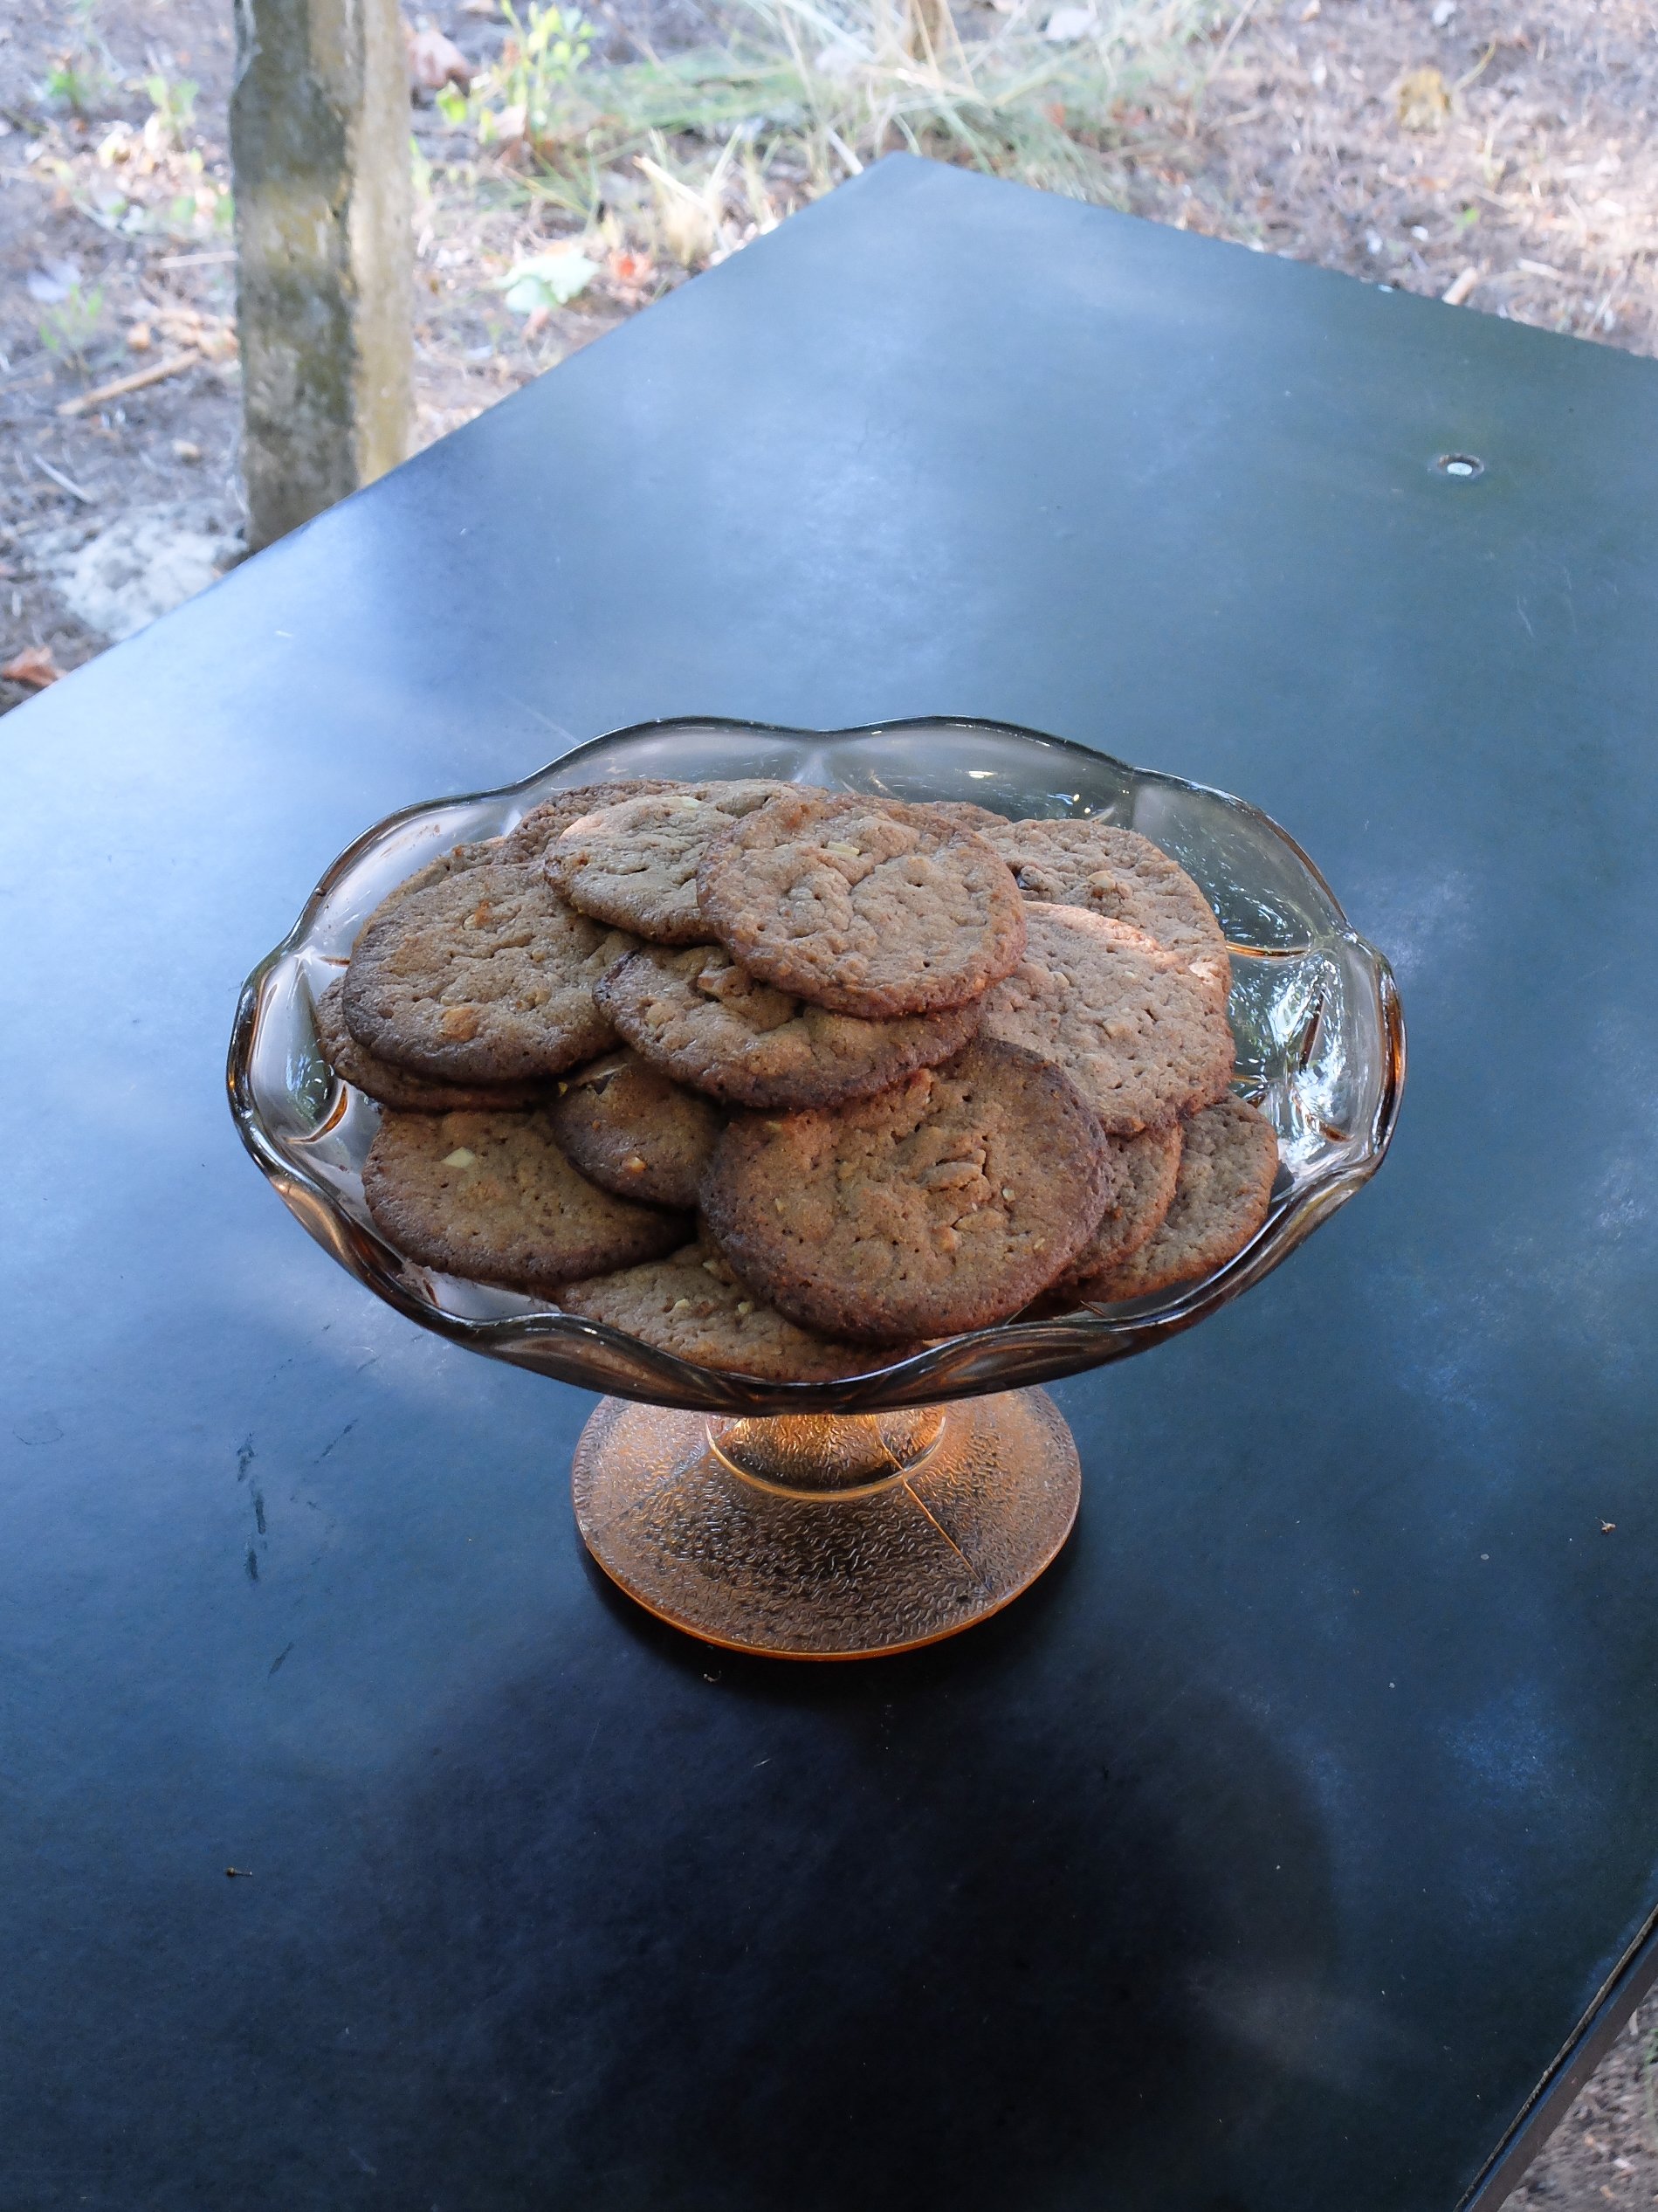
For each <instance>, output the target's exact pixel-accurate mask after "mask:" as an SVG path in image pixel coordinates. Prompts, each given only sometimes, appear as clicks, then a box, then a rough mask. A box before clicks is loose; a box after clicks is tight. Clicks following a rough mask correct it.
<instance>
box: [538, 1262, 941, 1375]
mask: <svg viewBox="0 0 1658 2212" xmlns="http://www.w3.org/2000/svg"><path fill="white" fill-rule="evenodd" d="M559 1303H560V1305H561V1306H562V1307H563V1309H564V1311H565V1312H566V1313H580V1314H582V1315H584V1316H585V1317H586V1318H587V1319H588V1320H590V1321H605V1322H608V1323H609V1326H610V1327H612V1328H613V1329H620V1330H622V1331H623V1333H624V1334H625V1335H628V1336H636V1337H637V1338H638V1339H639V1340H640V1341H641V1343H643V1344H650V1345H654V1346H655V1347H656V1348H657V1350H658V1351H659V1352H672V1353H673V1354H676V1355H677V1356H678V1358H679V1359H682V1360H694V1361H697V1363H698V1365H699V1366H701V1367H705V1368H718V1369H719V1371H720V1372H721V1373H722V1374H732V1375H754V1376H756V1377H757V1378H758V1379H759V1380H760V1381H761V1382H832V1381H833V1380H835V1379H836V1377H838V1376H841V1375H863V1374H864V1373H866V1372H867V1371H868V1369H870V1368H872V1367H879V1366H884V1365H886V1364H887V1362H888V1361H891V1360H892V1359H895V1358H898V1357H900V1356H902V1354H898V1353H893V1352H886V1353H873V1354H872V1353H871V1352H870V1349H869V1347H868V1346H866V1345H864V1346H860V1345H857V1344H836V1343H834V1342H832V1341H831V1340H829V1338H828V1337H823V1336H818V1335H816V1334H815V1333H813V1332H812V1331H811V1330H809V1329H802V1328H797V1327H795V1323H794V1322H793V1321H788V1320H784V1318H783V1316H782V1315H781V1313H774V1311H773V1309H772V1308H771V1307H770V1306H767V1304H766V1303H765V1302H764V1300H763V1299H760V1298H758V1297H756V1296H755V1294H754V1292H753V1291H751V1290H750V1289H749V1288H748V1287H747V1285H746V1284H743V1283H740V1282H739V1280H738V1279H737V1277H736V1275H735V1273H734V1272H733V1270H732V1268H731V1265H730V1264H729V1263H728V1262H727V1261H726V1260H725V1259H723V1258H721V1257H720V1256H719V1253H718V1252H716V1251H714V1250H713V1249H712V1246H710V1245H706V1244H687V1245H686V1246H685V1250H684V1251H678V1252H674V1253H672V1254H671V1255H670V1257H669V1258H666V1259H659V1260H653V1261H650V1263H649V1264H646V1265H645V1266H643V1267H628V1268H623V1269H622V1270H621V1271H618V1272H617V1273H616V1274H614V1275H601V1276H599V1277H598V1278H596V1279H595V1281H593V1282H590V1283H572V1284H570V1285H568V1286H567V1287H566V1288H565V1289H564V1290H562V1291H561V1292H560V1293H559Z"/></svg>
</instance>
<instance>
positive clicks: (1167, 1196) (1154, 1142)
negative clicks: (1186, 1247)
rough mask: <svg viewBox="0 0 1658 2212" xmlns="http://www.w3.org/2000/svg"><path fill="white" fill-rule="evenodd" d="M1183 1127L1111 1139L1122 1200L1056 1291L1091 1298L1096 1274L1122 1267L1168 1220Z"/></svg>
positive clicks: (1176, 1124)
mask: <svg viewBox="0 0 1658 2212" xmlns="http://www.w3.org/2000/svg"><path fill="white" fill-rule="evenodd" d="M1181 1127H1182V1125H1181V1124H1180V1122H1178V1121H1176V1122H1173V1123H1172V1124H1171V1125H1170V1127H1168V1128H1166V1129H1142V1130H1141V1132H1140V1134H1139V1136H1138V1137H1112V1138H1111V1140H1110V1141H1111V1150H1112V1152H1113V1153H1114V1154H1115V1155H1116V1158H1117V1161H1118V1166H1119V1167H1120V1168H1121V1169H1122V1171H1123V1172H1122V1176H1121V1179H1120V1181H1119V1183H1118V1193H1117V1198H1116V1202H1114V1203H1113V1204H1112V1205H1111V1206H1108V1207H1107V1208H1106V1209H1105V1211H1104V1213H1103V1214H1102V1215H1101V1216H1100V1221H1099V1227H1098V1228H1097V1230H1095V1231H1094V1233H1093V1235H1092V1236H1091V1237H1090V1238H1089V1240H1088V1242H1087V1243H1086V1244H1084V1246H1083V1249H1082V1250H1081V1251H1080V1252H1078V1253H1077V1257H1076V1258H1075V1259H1074V1260H1073V1261H1072V1262H1071V1264H1070V1267H1069V1268H1067V1269H1066V1271H1065V1272H1064V1274H1063V1275H1062V1276H1061V1277H1060V1278H1059V1280H1058V1281H1057V1282H1056V1284H1055V1285H1054V1287H1053V1292H1051V1293H1050V1295H1053V1296H1062V1297H1063V1296H1064V1295H1066V1294H1070V1296H1073V1297H1077V1298H1091V1297H1092V1296H1093V1292H1092V1290H1091V1289H1090V1280H1091V1278H1093V1277H1094V1276H1096V1275H1100V1274H1103V1273H1104V1271H1106V1270H1107V1269H1109V1268H1113V1267H1120V1266H1121V1265H1122V1264H1123V1262H1124V1261H1125V1259H1127V1258H1128V1257H1129V1255H1130V1254H1131V1253H1132V1252H1137V1251H1139V1248H1140V1246H1141V1245H1142V1244H1145V1243H1147V1242H1148V1241H1149V1239H1150V1238H1151V1237H1153V1236H1154V1235H1155V1234H1156V1232H1157V1230H1159V1228H1160V1227H1161V1226H1162V1223H1163V1217H1164V1216H1165V1215H1166V1213H1167V1212H1168V1209H1169V1207H1170V1205H1171V1203H1172V1202H1173V1197H1174V1185H1175V1180H1176V1178H1177V1177H1178V1175H1179V1174H1180V1132H1181Z"/></svg>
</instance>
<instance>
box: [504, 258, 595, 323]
mask: <svg viewBox="0 0 1658 2212" xmlns="http://www.w3.org/2000/svg"><path fill="white" fill-rule="evenodd" d="M598 273H599V271H598V265H597V264H596V263H595V262H592V261H589V260H588V258H587V256H586V254H585V253H578V252H574V251H569V252H564V253H538V254H536V255H535V256H534V257H533V258H532V259H530V260H528V261H520V262H519V263H517V264H516V265H515V266H514V267H513V272H512V274H511V275H510V276H507V277H504V278H501V279H499V280H498V281H499V288H500V290H501V291H502V292H504V293H506V304H507V306H508V307H510V308H511V309H512V310H513V314H515V315H532V314H534V313H535V311H536V309H537V308H538V307H546V308H549V309H550V308H553V307H568V304H569V302H570V301H571V300H574V298H575V297H576V296H577V294H578V293H583V292H585V291H586V290H587V288H588V286H589V285H590V284H591V283H592V281H593V279H594V278H595V277H596V276H597V275H598Z"/></svg>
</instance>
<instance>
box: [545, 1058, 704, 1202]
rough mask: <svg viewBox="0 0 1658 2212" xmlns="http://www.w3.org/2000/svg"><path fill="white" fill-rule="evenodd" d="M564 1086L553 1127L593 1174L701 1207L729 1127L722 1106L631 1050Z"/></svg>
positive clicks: (655, 1197)
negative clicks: (704, 1184)
mask: <svg viewBox="0 0 1658 2212" xmlns="http://www.w3.org/2000/svg"><path fill="white" fill-rule="evenodd" d="M559 1089H560V1092H561V1094H562V1095H561V1097H560V1098H559V1099H556V1100H555V1101H554V1104H553V1106H551V1107H550V1108H549V1112H550V1113H551V1114H552V1117H553V1132H554V1135H555V1136H556V1137H557V1139H558V1140H559V1142H560V1143H561V1145H562V1146H563V1147H564V1152H565V1157H566V1158H567V1159H568V1160H569V1161H572V1162H573V1163H574V1166H576V1167H577V1168H580V1169H581V1173H582V1174H583V1175H586V1176H587V1178H588V1181H589V1182H596V1183H598V1184H600V1185H602V1188H603V1189H606V1190H614V1191H615V1192H616V1195H617V1196H618V1197H622V1198H641V1199H643V1200H644V1202H646V1203H647V1204H648V1205H651V1206H680V1207H684V1208H685V1209H687V1210H690V1209H692V1208H694V1207H695V1205H696V1203H697V1186H698V1182H700V1181H701V1179H702V1171H703V1169H704V1168H705V1167H706V1166H707V1164H708V1161H709V1160H710V1158H711V1157H712V1153H713V1149H714V1145H715V1142H716V1140H718V1138H719V1132H720V1131H721V1129H722V1128H723V1127H725V1122H726V1117H725V1116H724V1114H723V1113H720V1112H719V1108H718V1107H717V1106H711V1105H710V1104H709V1102H708V1100H707V1099H702V1098H698V1095H697V1093H696V1092H694V1091H687V1090H685V1088H684V1087H683V1086H682V1085H679V1084H678V1083H670V1082H669V1080H668V1078H667V1077H666V1076H665V1075H663V1074H660V1073H659V1072H657V1069H655V1068H653V1067H650V1066H648V1065H646V1063H645V1062H644V1061H643V1060H642V1059H641V1058H639V1056H638V1054H637V1053H636V1052H629V1051H622V1052H611V1053H609V1054H607V1055H606V1057H605V1058H603V1059H602V1060H595V1062H594V1064H593V1065H592V1066H591V1067H587V1068H582V1069H581V1070H580V1071H579V1072H577V1073H576V1074H574V1075H573V1076H571V1077H570V1078H569V1079H568V1082H566V1083H561V1085H559Z"/></svg>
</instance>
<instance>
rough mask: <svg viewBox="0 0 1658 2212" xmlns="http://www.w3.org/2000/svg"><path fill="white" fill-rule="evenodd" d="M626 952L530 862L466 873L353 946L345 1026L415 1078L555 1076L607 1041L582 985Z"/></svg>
mask: <svg viewBox="0 0 1658 2212" xmlns="http://www.w3.org/2000/svg"><path fill="white" fill-rule="evenodd" d="M633 946H634V940H633V939H632V938H630V937H627V936H624V935H623V934H622V933H621V932H620V931H619V930H614V929H607V928H605V927H603V926H602V924H600V923H598V922H595V921H590V920H588V917H587V916H586V915H585V914H578V913H574V912H573V911H572V910H571V908H570V907H568V906H566V904H565V903H564V901H563V899H561V898H560V897H559V895H558V893H557V892H555V891H554V889H553V887H552V885H550V884H549V883H548V882H547V879H546V878H545V877H544V876H543V875H542V873H541V871H540V868H538V867H537V866H536V865H534V864H533V862H532V863H519V864H518V865H508V864H506V863H504V862H493V863H491V864H490V865H487V866H484V867H476V868H468V869H466V870H464V871H463V872H460V873H458V874H456V875H452V876H449V877H447V878H445V879H444V880H443V881H442V882H439V883H435V884H432V885H430V886H429V887H428V888H427V889H426V890H424V891H417V892H415V893H414V894H413V896H412V897H410V898H408V899H404V900H403V901H402V904H401V905H400V906H396V907H394V908H393V909H392V911H391V912H390V913H387V914H385V915H384V916H383V918H382V920H379V921H377V922H376V923H375V926H374V927H373V928H372V929H370V930H368V932H367V933H366V934H364V935H363V936H361V937H360V938H359V939H358V941H357V943H356V946H355V948H354V950H353V952H352V955H351V964H350V966H349V967H348V968H347V970H346V989H345V1013H346V1021H347V1025H348V1027H349V1028H350V1030H351V1033H352V1035H353V1036H354V1037H355V1038H356V1040H357V1042H358V1043H359V1044H362V1045H366V1046H367V1047H368V1051H371V1052H373V1053H375V1054H376V1055H378V1057H379V1058H382V1059H384V1060H390V1061H393V1062H395V1063H396V1065H397V1066H399V1067H408V1068H413V1069H414V1070H415V1071H416V1072H417V1073H419V1074H422V1075H430V1076H434V1077H437V1078H443V1079H445V1080H460V1081H470V1082H475V1083H480V1082H481V1083H492V1082H511V1081H522V1080H524V1079H525V1078H526V1077H533V1076H536V1075H557V1074H559V1073H560V1072H561V1071H562V1070H563V1069H565V1068H568V1067H574V1065H576V1063H577V1062H578V1061H581V1060H586V1059H590V1058H592V1057H593V1055H594V1054H595V1052H602V1051H604V1050H605V1049H606V1048H607V1047H608V1046H609V1045H611V1044H615V1042H616V1034H615V1031H614V1030H612V1029H611V1027H610V1025H609V1023H608V1022H607V1021H606V1020H605V1018H604V1016H603V1015H602V1014H601V1013H600V1011H599V1010H598V1008H597V1006H596V1005H595V1003H594V998H593V986H594V984H595V983H596V982H598V980H599V978H600V976H602V975H603V974H604V972H605V970H606V968H611V967H613V966H614V965H615V964H616V961H619V960H620V959H621V958H622V957H623V954H625V953H629V952H631V951H632V950H633Z"/></svg>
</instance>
